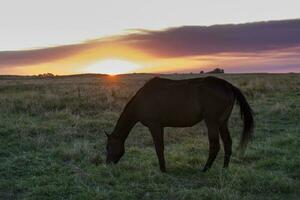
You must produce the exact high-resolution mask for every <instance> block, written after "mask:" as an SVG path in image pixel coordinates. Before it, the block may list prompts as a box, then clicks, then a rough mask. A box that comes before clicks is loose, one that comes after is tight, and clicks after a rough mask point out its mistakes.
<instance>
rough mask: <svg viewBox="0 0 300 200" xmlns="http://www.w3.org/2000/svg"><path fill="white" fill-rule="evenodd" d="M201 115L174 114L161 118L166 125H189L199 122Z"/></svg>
mask: <svg viewBox="0 0 300 200" xmlns="http://www.w3.org/2000/svg"><path fill="white" fill-rule="evenodd" d="M202 119H203V117H202V116H201V115H200V114H194V115H192V114H188V115H186V114H183V113H181V114H174V115H167V116H164V117H163V118H162V124H163V125H164V126H166V127H190V126H194V125H195V124H197V123H198V122H200V121H201V120H202Z"/></svg>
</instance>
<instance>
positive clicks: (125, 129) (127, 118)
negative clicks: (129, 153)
mask: <svg viewBox="0 0 300 200" xmlns="http://www.w3.org/2000/svg"><path fill="white" fill-rule="evenodd" d="M136 123H137V120H136V119H135V118H134V116H133V115H132V112H131V109H130V108H129V107H126V108H125V109H124V111H123V112H122V114H121V116H120V118H119V119H118V122H117V124H116V126H115V129H114V131H113V133H112V137H113V138H114V139H117V140H119V141H121V142H123V143H124V142H125V140H126V138H127V137H128V135H129V132H130V131H131V129H132V128H133V126H134V125H135V124H136Z"/></svg>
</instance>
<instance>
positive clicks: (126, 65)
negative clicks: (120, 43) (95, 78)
mask: <svg viewBox="0 0 300 200" xmlns="http://www.w3.org/2000/svg"><path fill="white" fill-rule="evenodd" d="M139 68H140V66H139V65H138V64H137V63H133V62H130V61H126V60H119V59H107V60H102V61H99V62H95V63H92V64H91V65H89V66H87V67H86V69H85V72H87V73H101V74H109V75H116V74H124V73H132V72H134V70H137V69H139Z"/></svg>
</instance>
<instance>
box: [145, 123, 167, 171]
mask: <svg viewBox="0 0 300 200" xmlns="http://www.w3.org/2000/svg"><path fill="white" fill-rule="evenodd" d="M148 127H149V130H150V132H151V135H152V137H153V141H154V144H155V150H156V155H157V158H158V161H159V167H160V171H161V172H166V164H165V156H164V129H163V128H162V127H161V126H160V125H158V124H152V125H150V126H148Z"/></svg>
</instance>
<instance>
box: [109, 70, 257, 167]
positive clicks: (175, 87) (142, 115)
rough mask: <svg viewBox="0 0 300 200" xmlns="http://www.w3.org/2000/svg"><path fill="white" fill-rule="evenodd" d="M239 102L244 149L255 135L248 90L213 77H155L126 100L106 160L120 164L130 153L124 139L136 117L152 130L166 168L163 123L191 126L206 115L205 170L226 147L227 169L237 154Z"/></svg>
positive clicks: (170, 125) (241, 147)
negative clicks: (234, 127)
mask: <svg viewBox="0 0 300 200" xmlns="http://www.w3.org/2000/svg"><path fill="white" fill-rule="evenodd" d="M235 103H237V104H239V106H240V115H241V119H242V120H243V124H244V128H243V132H242V135H241V139H240V144H239V149H241V150H242V151H244V150H245V149H246V146H247V143H248V141H249V139H250V137H251V136H252V134H253V127H254V120H253V111H252V109H251V107H250V105H249V104H248V102H247V100H246V98H245V96H244V95H243V93H242V92H241V91H240V89H238V88H237V87H235V86H234V85H232V84H231V83H229V82H227V81H225V80H223V79H220V78H216V77H212V76H208V77H202V78H192V79H183V80H171V79H167V78H160V77H155V78H152V79H150V80H149V81H148V82H146V83H145V85H144V86H143V87H142V88H140V89H139V90H138V91H137V93H136V94H135V95H134V96H133V97H132V98H131V99H130V101H129V102H128V103H127V104H126V106H125V108H124V110H123V112H122V113H121V115H120V117H119V119H118V121H117V124H116V126H115V128H114V130H113V132H112V133H111V134H107V133H106V135H107V145H106V151H107V154H106V163H107V164H109V163H118V161H119V160H120V159H121V157H122V156H123V155H124V153H125V147H124V143H125V140H126V138H127V136H128V134H129V132H130V131H131V129H132V128H133V127H134V125H135V124H136V123H137V122H140V123H142V124H143V125H144V126H146V127H148V129H149V130H150V133H151V135H152V138H153V141H154V146H155V150H156V154H157V157H158V161H159V167H160V170H161V172H166V166H165V157H164V127H191V126H193V125H195V124H197V123H198V122H200V121H202V120H204V121H205V124H206V126H207V130H208V141H209V154H208V159H207V161H206V164H205V165H204V168H203V169H202V171H203V172H205V171H207V170H208V169H209V168H211V166H212V164H213V162H214V160H215V158H216V156H217V154H218V152H219V150H220V143H219V140H220V139H219V136H220V137H221V139H222V141H223V146H224V152H225V156H224V164H223V167H224V168H227V167H228V165H229V162H230V156H231V153H232V140H231V136H230V132H229V129H228V121H229V117H230V115H231V112H232V109H233V106H234V104H235Z"/></svg>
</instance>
